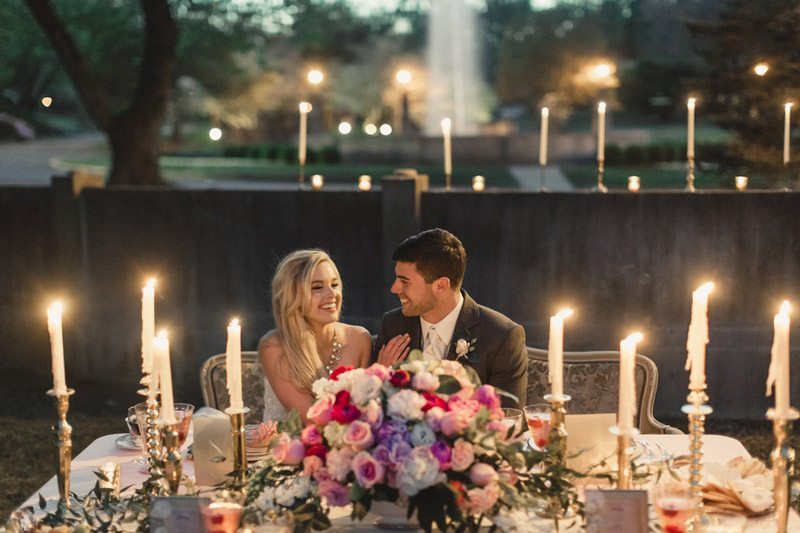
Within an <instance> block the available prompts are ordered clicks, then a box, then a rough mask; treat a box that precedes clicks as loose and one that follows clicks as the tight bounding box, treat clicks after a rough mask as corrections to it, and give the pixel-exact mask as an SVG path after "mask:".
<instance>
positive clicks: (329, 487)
mask: <svg viewBox="0 0 800 533" xmlns="http://www.w3.org/2000/svg"><path fill="white" fill-rule="evenodd" d="M319 495H320V496H321V497H323V498H325V500H327V502H328V505H330V506H331V507H341V506H343V505H347V504H349V503H350V496H349V493H348V490H347V487H345V486H344V485H342V484H341V483H337V482H335V481H321V482H320V484H319Z"/></svg>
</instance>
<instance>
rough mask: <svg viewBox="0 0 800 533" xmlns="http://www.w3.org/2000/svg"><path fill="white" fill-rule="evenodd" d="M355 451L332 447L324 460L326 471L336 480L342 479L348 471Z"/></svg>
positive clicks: (345, 477)
mask: <svg viewBox="0 0 800 533" xmlns="http://www.w3.org/2000/svg"><path fill="white" fill-rule="evenodd" d="M354 455H355V452H354V451H353V450H351V449H350V448H341V449H339V450H336V449H333V450H331V451H329V452H328V456H327V458H326V461H327V463H328V473H329V474H330V476H331V478H333V479H335V480H336V481H344V480H345V479H347V474H349V473H350V462H351V461H352V460H353V456H354Z"/></svg>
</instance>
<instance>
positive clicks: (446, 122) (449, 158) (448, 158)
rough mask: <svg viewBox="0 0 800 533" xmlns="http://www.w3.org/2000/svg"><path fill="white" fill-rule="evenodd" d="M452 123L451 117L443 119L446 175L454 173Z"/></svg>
mask: <svg viewBox="0 0 800 533" xmlns="http://www.w3.org/2000/svg"><path fill="white" fill-rule="evenodd" d="M450 133H451V123H450V119H449V118H443V119H442V139H443V141H444V175H445V176H450V175H452V174H453V153H452V146H451V139H450Z"/></svg>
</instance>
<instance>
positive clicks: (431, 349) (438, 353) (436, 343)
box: [425, 326, 444, 359]
mask: <svg viewBox="0 0 800 533" xmlns="http://www.w3.org/2000/svg"><path fill="white" fill-rule="evenodd" d="M427 337H428V346H427V347H426V348H425V351H427V352H428V353H429V354H431V355H432V356H433V357H435V358H436V359H442V357H443V356H444V348H443V347H442V345H443V344H444V341H443V340H442V338H441V337H440V336H439V333H438V332H437V331H436V328H434V327H433V326H431V327H430V328H428V335H427Z"/></svg>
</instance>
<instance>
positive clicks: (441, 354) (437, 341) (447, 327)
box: [419, 291, 464, 359]
mask: <svg viewBox="0 0 800 533" xmlns="http://www.w3.org/2000/svg"><path fill="white" fill-rule="evenodd" d="M462 307H464V296H463V295H462V294H461V291H458V302H456V306H455V307H454V308H453V310H452V311H450V312H449V313H448V314H447V316H445V317H444V318H443V319H441V320H440V321H439V322H437V323H436V324H431V323H430V322H428V321H426V320H425V319H424V318H422V317H419V322H420V325H421V326H422V351H423V353H428V354H431V355H433V356H435V357H436V358H438V359H446V358H447V352H448V349H449V348H450V342H451V341H452V340H453V333H455V329H456V322H457V321H458V315H459V313H461V308H462ZM431 330H433V331H431Z"/></svg>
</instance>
